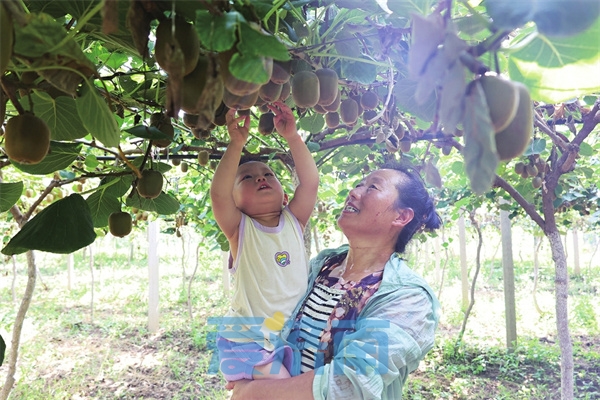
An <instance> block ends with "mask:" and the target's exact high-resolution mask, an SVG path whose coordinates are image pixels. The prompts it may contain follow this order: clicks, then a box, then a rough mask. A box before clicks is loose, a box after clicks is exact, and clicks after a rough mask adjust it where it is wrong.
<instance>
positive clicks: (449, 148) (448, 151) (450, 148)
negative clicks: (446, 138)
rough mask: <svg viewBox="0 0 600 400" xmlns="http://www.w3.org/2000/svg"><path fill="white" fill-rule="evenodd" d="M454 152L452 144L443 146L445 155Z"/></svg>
mask: <svg viewBox="0 0 600 400" xmlns="http://www.w3.org/2000/svg"><path fill="white" fill-rule="evenodd" d="M450 153H452V146H449V145H445V146H443V147H442V154H443V155H445V156H449V155H450Z"/></svg>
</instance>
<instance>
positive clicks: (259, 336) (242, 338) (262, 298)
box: [210, 102, 319, 382]
mask: <svg viewBox="0 0 600 400" xmlns="http://www.w3.org/2000/svg"><path fill="white" fill-rule="evenodd" d="M269 108H270V110H271V111H272V112H273V113H274V114H275V117H274V120H273V121H274V124H275V129H276V130H277V132H278V133H279V134H280V135H281V136H282V137H283V138H284V139H285V140H286V141H287V143H288V145H289V148H290V151H291V154H292V158H293V160H294V164H295V167H296V171H297V175H298V180H299V184H298V186H297V187H296V190H295V192H294V196H293V197H292V198H291V200H289V202H288V196H287V194H285V193H284V192H283V188H282V186H281V183H280V182H279V181H278V180H277V177H276V176H275V174H274V173H273V171H272V170H271V169H270V168H269V167H268V166H267V165H266V164H264V163H262V162H257V161H251V162H246V163H243V164H241V165H239V163H240V159H241V153H242V149H243V147H244V145H245V143H246V140H247V139H248V130H249V125H250V117H249V116H240V117H237V118H236V117H235V112H236V111H235V110H230V111H229V112H228V113H227V118H226V120H227V130H228V132H229V136H230V142H229V145H228V146H227V150H226V151H225V153H224V154H223V158H222V159H221V162H220V163H219V165H218V167H217V169H216V171H215V175H214V177H213V181H212V184H211V188H210V196H211V201H212V209H213V214H214V216H215V219H216V221H217V223H218V224H219V227H220V228H221V230H222V231H223V233H224V234H225V236H226V237H227V239H228V240H229V247H230V251H231V259H232V260H233V262H232V263H231V262H230V271H231V273H232V274H233V275H234V277H235V280H234V293H233V298H232V304H231V308H230V310H229V313H228V314H227V316H226V317H225V318H224V323H223V324H221V326H220V327H219V332H218V335H217V349H218V350H219V363H220V369H221V372H222V373H223V375H224V376H225V378H226V379H227V381H229V382H232V381H236V380H240V379H261V378H271V379H275V378H287V377H289V376H290V375H289V373H288V370H287V369H286V368H285V366H284V365H283V364H282V363H283V362H284V354H283V353H284V352H285V351H286V350H285V349H284V347H280V346H278V345H277V340H278V338H279V333H280V332H279V331H280V330H281V328H282V326H283V323H284V321H285V320H287V319H288V318H289V317H290V315H291V313H292V312H293V310H294V308H295V307H296V305H297V303H298V302H299V301H300V299H301V297H302V296H303V295H304V293H305V291H306V288H307V280H308V262H307V259H306V250H305V247H304V236H303V229H304V226H305V225H306V223H307V222H308V220H309V218H310V215H311V213H312V211H313V209H314V206H315V203H316V200H317V190H318V186H319V174H318V170H317V166H316V164H315V162H314V160H313V158H312V155H311V154H310V151H309V150H308V148H307V147H306V145H305V144H304V141H303V140H302V138H301V137H300V135H298V132H297V130H296V120H295V118H294V115H293V114H292V110H290V108H289V107H288V106H287V105H285V104H284V103H281V102H277V103H273V105H270V106H269ZM231 259H230V260H231ZM288 356H289V354H288V355H286V357H285V358H286V364H287V361H288V360H287V357H288Z"/></svg>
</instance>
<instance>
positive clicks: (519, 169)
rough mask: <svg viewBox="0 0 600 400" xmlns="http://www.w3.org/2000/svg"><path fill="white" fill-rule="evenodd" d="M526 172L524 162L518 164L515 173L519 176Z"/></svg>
mask: <svg viewBox="0 0 600 400" xmlns="http://www.w3.org/2000/svg"><path fill="white" fill-rule="evenodd" d="M524 171H525V164H524V163H522V162H520V161H519V162H518V163H516V164H515V172H516V173H517V174H519V175H521V174H523V172H524Z"/></svg>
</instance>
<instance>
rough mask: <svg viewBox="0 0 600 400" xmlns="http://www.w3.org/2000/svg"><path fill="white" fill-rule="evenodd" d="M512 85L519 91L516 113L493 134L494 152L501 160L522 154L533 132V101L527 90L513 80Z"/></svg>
mask: <svg viewBox="0 0 600 400" xmlns="http://www.w3.org/2000/svg"><path fill="white" fill-rule="evenodd" d="M513 85H516V86H517V89H518V91H519V105H518V107H517V113H516V114H515V117H514V118H513V120H512V121H511V122H510V124H508V126H507V127H506V128H505V129H504V130H502V131H500V132H498V133H497V134H496V136H495V139H496V152H497V153H498V157H499V158H500V160H501V161H507V160H510V159H512V158H515V157H517V156H520V155H521V154H523V152H524V151H525V148H526V147H527V145H528V144H529V141H530V140H531V135H532V134H533V103H532V102H531V96H530V95H529V90H528V89H527V87H526V86H525V85H523V84H521V83H518V82H513Z"/></svg>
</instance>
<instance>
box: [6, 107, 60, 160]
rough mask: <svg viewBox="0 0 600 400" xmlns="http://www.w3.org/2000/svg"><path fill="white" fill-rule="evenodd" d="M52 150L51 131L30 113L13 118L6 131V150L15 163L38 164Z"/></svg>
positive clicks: (42, 121) (9, 121)
mask: <svg viewBox="0 0 600 400" xmlns="http://www.w3.org/2000/svg"><path fill="white" fill-rule="evenodd" d="M49 149H50V129H49V128H48V125H46V123H45V122H44V120H42V119H41V118H39V117H36V116H35V115H33V114H32V113H30V112H26V113H25V114H23V115H17V116H15V117H12V118H11V119H9V120H8V122H7V123H6V127H5V130H4V150H5V151H6V155H7V156H8V158H10V159H11V160H13V161H16V162H18V163H21V164H38V163H39V162H41V161H42V160H43V159H44V157H46V154H48V150H49Z"/></svg>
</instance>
